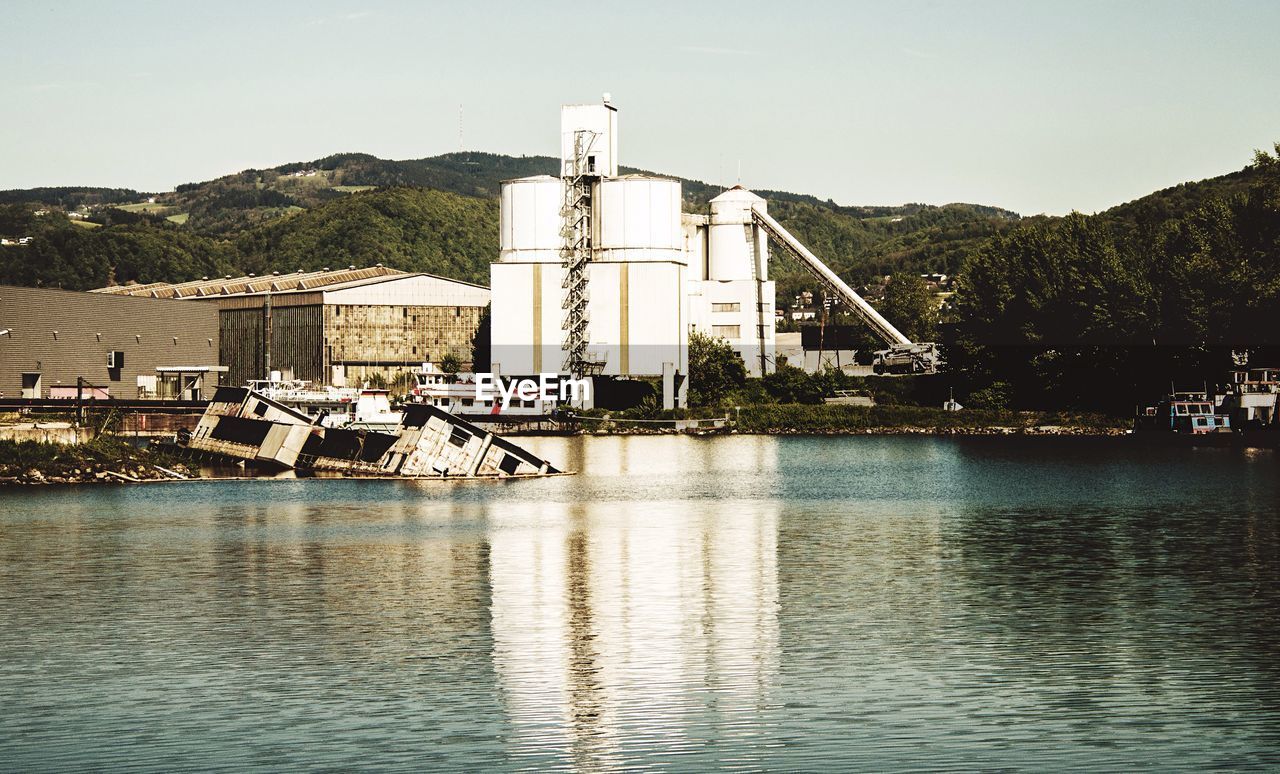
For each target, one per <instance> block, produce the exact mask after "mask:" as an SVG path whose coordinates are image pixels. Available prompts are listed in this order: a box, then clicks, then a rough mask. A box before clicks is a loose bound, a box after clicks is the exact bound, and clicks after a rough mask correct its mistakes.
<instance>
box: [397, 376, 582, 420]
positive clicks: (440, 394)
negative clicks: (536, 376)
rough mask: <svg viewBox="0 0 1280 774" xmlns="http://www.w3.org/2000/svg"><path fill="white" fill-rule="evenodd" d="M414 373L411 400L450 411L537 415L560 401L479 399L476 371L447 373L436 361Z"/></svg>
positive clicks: (553, 407)
mask: <svg viewBox="0 0 1280 774" xmlns="http://www.w3.org/2000/svg"><path fill="white" fill-rule="evenodd" d="M413 376H414V379H415V380H416V384H415V386H414V388H413V389H412V390H410V391H409V401H410V402H411V403H421V404H423V405H427V406H434V407H436V408H438V409H440V410H441V411H447V412H448V413H450V414H459V415H464V416H465V415H471V416H481V415H502V416H530V417H534V416H546V415H549V414H551V412H553V411H555V409H556V407H557V405H558V401H543V400H538V399H534V400H521V399H519V398H512V399H511V402H510V404H509V405H507V406H505V407H504V406H503V405H502V398H501V397H500V396H495V397H494V398H491V399H485V400H477V398H476V375H475V374H474V373H470V372H460V373H446V372H445V371H442V370H440V368H439V367H438V366H436V365H435V364H434V363H423V364H422V367H421V368H419V369H418V370H416V371H414V372H413Z"/></svg>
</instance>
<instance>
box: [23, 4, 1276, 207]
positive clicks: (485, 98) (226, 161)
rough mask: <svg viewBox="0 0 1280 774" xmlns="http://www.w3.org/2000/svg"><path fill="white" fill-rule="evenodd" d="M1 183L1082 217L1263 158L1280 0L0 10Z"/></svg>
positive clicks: (1269, 139)
mask: <svg viewBox="0 0 1280 774" xmlns="http://www.w3.org/2000/svg"><path fill="white" fill-rule="evenodd" d="M0 16H2V17H3V19H4V22H3V24H0V29H2V30H3V35H2V40H0V188H26V187H32V186H38V185H101V186H121V187H129V188H137V189H140V190H150V191H164V190H170V189H172V188H173V187H174V186H175V185H177V184H179V183H183V182H189V181H198V180H206V179H209V178H213V177H217V176H220V175H223V174H228V173H231V172H235V171H238V170H241V169H246V168H249V167H268V166H274V165H277V164H282V163H285V162H290V161H304V160H311V159H315V158H319V157H321V156H325V155H328V154H330V153H335V152H342V151H363V152H367V153H372V154H375V155H377V156H381V157H383V158H395V159H403V158H420V157H423V156H432V155H436V154H439V153H445V152H449V151H453V150H457V149H458V145H459V142H458V129H459V109H458V108H459V105H460V104H461V105H463V106H464V107H463V127H464V129H463V141H464V145H465V147H466V149H468V150H484V151H491V152H496V153H510V154H546V155H555V154H556V153H557V152H558V145H557V143H558V137H557V132H558V129H559V111H558V106H559V105H560V104H561V103H563V102H594V101H597V100H598V99H599V96H600V94H601V93H602V92H604V91H609V92H611V93H612V94H613V98H614V102H615V103H616V104H617V105H619V106H620V108H621V109H622V113H621V116H620V138H621V140H620V155H621V159H622V162H623V163H624V164H627V165H631V166H638V167H643V168H646V169H652V170H655V171H660V172H665V173H669V174H678V175H682V176H685V177H692V178H698V179H702V180H707V181H710V182H721V183H733V182H735V181H736V178H737V175H738V167H739V163H740V164H741V169H742V183H743V184H744V185H747V186H748V187H753V188H772V189H783V190H790V191H797V192H802V193H811V194H815V195H817V196H820V197H823V198H832V199H834V200H836V201H837V202H840V203H844V204H901V203H904V202H912V201H918V202H929V203H936V204H940V203H945V202H953V201H964V202H976V203H982V204H993V205H998V206H1003V207H1008V208H1010V209H1013V210H1017V211H1019V212H1022V213H1025V214H1031V213H1037V212H1049V213H1063V212H1067V211H1069V210H1072V209H1077V210H1081V211H1084V212H1093V211H1096V210H1100V209H1105V208H1107V207H1109V206H1111V205H1114V204H1117V203H1120V202H1123V201H1127V200H1129V199H1133V198H1135V197H1137V196H1141V195H1143V194H1146V193H1149V192H1150V191H1153V190H1155V189H1158V188H1162V187H1165V186H1169V185H1173V184H1176V183H1178V182H1182V181H1184V180H1193V179H1200V178H1203V177H1209V176H1213V175H1217V174H1221V173H1224V172H1227V171H1231V170H1234V169H1238V168H1240V167H1242V166H1244V164H1245V163H1247V162H1248V161H1249V160H1250V158H1251V153H1252V149H1254V148H1261V147H1266V148H1269V147H1270V146H1271V144H1272V143H1274V142H1275V141H1277V140H1280V85H1278V78H1277V76H1278V75H1280V42H1278V41H1280V37H1277V36H1278V35H1280V2H1276V0H1255V1H1253V2H1245V1H1242V0H1227V1H1223V0H1213V1H1212V2H1210V1H1209V0H1200V1H1199V2H1178V1H1175V0H1167V1H1164V2H1118V1H1110V2H1082V1H1081V0H1071V2H1066V1H1061V0H1060V1H1059V2H1052V3H1050V2H1031V1H1030V0H1027V1H1026V2H976V1H975V2H960V1H954V2H883V1H882V2H874V3H871V2H865V3H863V2H802V1H801V0H775V1H774V2H769V3H762V2H751V1H748V0H736V1H735V2H732V3H730V2H723V1H721V2H705V3H703V2H693V1H692V0H688V1H686V2H682V3H668V2H656V1H654V0H633V2H627V3H612V2H599V1H597V2H590V3H588V2H582V1H581V0H578V1H577V2H572V3H569V2H535V1H534V0H525V2H462V1H461V0H457V1H455V2H448V3H444V2H369V3H354V2H347V3H337V2H297V3H286V2H277V1H276V0H258V1H257V2H252V3H246V2H224V1H223V0H219V1H218V2H208V1H206V2H174V1H173V0H168V1H167V2H125V1H123V0H122V1H121V2H110V3H105V2H100V1H99V2H85V1H79V2H76V1H71V2H69V1H68V0H61V1H60V2H46V1H44V0H0Z"/></svg>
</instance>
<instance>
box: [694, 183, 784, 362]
mask: <svg viewBox="0 0 1280 774" xmlns="http://www.w3.org/2000/svg"><path fill="white" fill-rule="evenodd" d="M765 208H766V204H765V200H764V199H762V198H760V197H759V196H756V195H755V194H753V193H751V192H750V191H748V190H746V189H744V188H742V187H741V186H735V187H733V188H730V189H729V190H727V191H725V192H724V193H722V194H720V195H719V196H717V197H716V198H714V199H712V200H711V219H710V223H709V225H708V226H707V232H708V235H707V274H706V280H705V281H703V282H702V283H700V285H701V292H700V293H699V294H698V295H697V297H696V298H691V304H696V305H697V306H698V308H697V309H696V310H694V309H691V311H690V316H691V319H692V320H693V321H694V324H695V325H696V326H697V327H699V328H700V329H703V330H704V332H706V333H709V334H710V335H712V336H714V337H717V338H723V339H725V340H726V341H728V342H729V344H730V346H732V347H733V348H734V349H735V350H736V351H737V352H738V353H739V354H740V355H741V356H742V359H743V362H745V363H746V366H747V370H748V372H749V373H751V374H752V375H753V376H761V375H763V374H766V373H768V372H769V371H771V370H773V352H774V326H773V322H774V311H773V308H774V297H775V287H774V283H772V282H770V281H769V269H768V261H769V251H768V241H767V240H768V237H767V235H766V234H765V232H764V230H763V229H761V228H760V227H759V226H757V225H756V224H755V221H754V219H753V218H752V217H751V212H752V210H753V209H759V210H761V211H766V209H765Z"/></svg>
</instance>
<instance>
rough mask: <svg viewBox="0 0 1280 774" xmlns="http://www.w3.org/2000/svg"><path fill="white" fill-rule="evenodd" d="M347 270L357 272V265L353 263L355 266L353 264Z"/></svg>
mask: <svg viewBox="0 0 1280 774" xmlns="http://www.w3.org/2000/svg"><path fill="white" fill-rule="evenodd" d="M347 269H348V270H350V271H355V270H356V265H355V264H354V263H353V264H351V265H350V266H348V267H347Z"/></svg>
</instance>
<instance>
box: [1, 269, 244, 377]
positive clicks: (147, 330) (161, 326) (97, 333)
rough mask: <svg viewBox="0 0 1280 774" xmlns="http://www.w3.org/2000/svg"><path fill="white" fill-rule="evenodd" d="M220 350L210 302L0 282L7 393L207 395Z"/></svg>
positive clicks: (215, 313)
mask: <svg viewBox="0 0 1280 774" xmlns="http://www.w3.org/2000/svg"><path fill="white" fill-rule="evenodd" d="M218 352H219V332H218V310H217V309H215V308H214V307H211V306H192V305H191V304H183V303H179V302H177V301H170V300H164V299H155V298H133V297H129V296H114V295H101V294H94V293H82V292H77V291H72V290H58V289H52V288H26V287H8V286H0V397H5V398H37V399H38V398H46V399H47V398H53V399H57V398H65V399H68V400H70V399H75V398H76V397H77V394H78V395H79V396H80V397H83V398H86V399H87V398H122V399H136V398H173V399H186V400H194V399H200V398H208V397H210V396H211V395H212V394H213V391H214V390H215V389H216V388H217V386H218V384H219V382H220V381H222V379H223V378H224V377H225V373H224V372H225V371H226V369H225V368H223V367H221V366H220V364H219V360H218Z"/></svg>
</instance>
